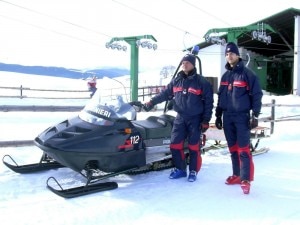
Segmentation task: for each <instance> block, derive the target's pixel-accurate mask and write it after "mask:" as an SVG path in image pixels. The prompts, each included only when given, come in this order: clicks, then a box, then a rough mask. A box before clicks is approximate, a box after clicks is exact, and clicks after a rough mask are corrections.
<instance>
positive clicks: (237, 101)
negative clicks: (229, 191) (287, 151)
mask: <svg viewBox="0 0 300 225" xmlns="http://www.w3.org/2000/svg"><path fill="white" fill-rule="evenodd" d="M225 57H226V60H227V64H226V65H225V68H226V69H227V71H226V72H225V73H224V74H223V76H222V78H221V82H220V86H219V91H218V103H217V108H216V114H215V115H216V117H217V119H216V127H217V128H218V129H222V128H223V126H224V134H225V137H226V140H227V144H228V148H229V152H230V154H231V161H232V170H233V174H232V176H229V177H228V178H227V179H226V181H225V183H226V184H228V185H233V184H240V185H241V188H242V190H243V192H244V194H249V191H250V181H253V179H254V164H253V160H252V155H251V153H250V130H251V129H252V128H255V127H257V125H258V120H257V119H258V116H259V114H260V110H261V105H262V103H261V100H262V96H263V93H262V90H261V87H260V84H259V80H258V77H257V76H256V75H255V74H254V73H253V72H252V71H251V70H250V69H248V68H247V67H245V66H244V63H243V61H242V59H241V58H240V54H239V50H238V47H237V45H236V44H235V43H233V42H230V43H228V44H227V46H226V49H225ZM251 111H252V115H251V116H250V112H251ZM222 115H223V121H222Z"/></svg>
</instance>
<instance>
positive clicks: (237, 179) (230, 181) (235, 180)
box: [225, 175, 241, 185]
mask: <svg viewBox="0 0 300 225" xmlns="http://www.w3.org/2000/svg"><path fill="white" fill-rule="evenodd" d="M225 184H228V185H233V184H241V178H240V176H236V175H232V176H229V177H228V178H227V179H226V181H225Z"/></svg>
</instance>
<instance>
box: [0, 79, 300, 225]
mask: <svg viewBox="0 0 300 225" xmlns="http://www.w3.org/2000/svg"><path fill="white" fill-rule="evenodd" d="M22 76H23V75H22ZM24 76H25V75H24ZM26 76H27V75H26ZM0 77H1V76H0ZM13 77H15V76H13V75H12V74H10V81H11V79H13ZM36 77H37V76H34V77H32V78H36ZM0 79H1V78H0ZM41 79H42V78H41ZM43 79H46V78H45V77H44V78H43ZM52 79H53V78H51V80H52ZM56 79H57V82H60V83H65V84H67V83H68V82H61V81H67V80H65V79H67V78H56ZM1 82H3V80H1ZM15 82H17V80H15ZM77 82H78V83H77ZM77 82H75V81H74V85H75V86H76V85H79V83H81V84H82V81H81V80H78V81H77ZM54 83H55V82H53V84H54ZM51 84H52V83H51V82H48V88H49V87H51ZM68 84H69V83H68ZM2 86H5V83H4V84H3V83H2ZM16 86H17V84H16ZM68 87H69V88H70V86H69V85H68ZM272 99H276V103H277V104H290V105H293V104H294V105H296V104H299V96H293V95H287V96H272V95H268V94H265V95H264V97H263V103H270V102H271V100H272ZM6 101H9V102H6ZM12 101H16V102H12ZM24 101H26V99H22V100H11V99H10V100H9V99H7V98H1V104H8V103H10V104H13V103H14V104H21V103H20V102H23V104H28V103H24ZM31 101H33V100H31ZM35 101H37V100H35ZM47 101H48V100H47ZM32 103H33V102H30V103H29V104H32ZM81 103H84V102H81ZM36 104H41V102H40V100H39V102H36ZM65 104H70V103H69V102H65ZM71 105H72V104H71ZM269 112H270V108H266V109H264V116H267V115H268V113H269ZM158 113H160V112H149V113H141V114H140V115H139V116H140V118H141V117H145V116H149V115H152V114H158ZM75 114H77V113H76V112H68V113H61V112H60V113H55V112H49V113H47V112H43V113H41V112H28V113H27V112H0V115H1V116H0V122H1V129H2V131H1V137H0V141H3V140H19V139H33V138H34V137H35V136H36V135H37V134H39V133H40V132H41V131H43V130H44V129H46V128H47V127H48V126H51V125H53V124H55V123H57V122H60V121H62V120H64V119H66V118H68V117H71V116H73V115H75ZM299 114H300V108H299V107H297V106H291V107H284V106H282V107H276V118H278V117H282V116H292V115H299ZM213 120H214V119H212V121H211V122H213ZM299 126H300V121H288V122H276V124H275V132H274V134H273V135H272V136H271V137H270V138H266V139H262V140H261V143H260V146H261V147H263V146H267V147H269V148H270V151H269V152H268V153H265V154H261V155H258V156H255V157H254V163H255V180H254V182H252V186H251V192H250V194H249V195H244V194H243V193H242V191H241V188H240V187H239V186H238V185H235V186H227V185H225V184H224V181H225V179H226V177H227V176H229V175H231V162H230V158H229V155H228V151H227V149H222V150H211V151H209V152H207V153H205V154H204V155H203V166H202V169H201V171H200V173H199V174H198V179H197V181H196V182H194V183H190V182H188V181H187V180H186V179H179V180H170V179H169V178H168V175H169V173H170V170H164V171H158V172H150V173H146V174H140V175H119V176H117V177H113V178H110V179H109V180H110V181H115V182H117V183H118V185H119V188H118V189H115V190H111V191H104V192H99V193H95V194H90V195H87V196H82V197H78V198H72V199H64V198H61V197H59V196H57V195H55V194H53V193H52V192H50V191H49V190H48V189H47V188H46V181H47V179H48V177H51V176H54V177H55V178H56V179H58V180H59V181H61V182H62V183H64V184H75V185H76V182H84V179H83V177H82V176H81V175H78V174H77V173H75V172H73V171H72V170H70V169H68V168H61V169H57V170H50V171H47V172H40V173H36V174H17V173H14V172H12V171H11V170H9V169H8V168H7V167H6V166H4V165H3V164H0V183H1V186H0V193H1V195H0V218H1V224H14V225H25V224H28V225H36V224H39V225H40V224H55V225H68V224H72V225H76V224H78V225H85V224H89V225H90V224H105V225H110V224H118V225H119V224H122V225H137V224H146V223H147V224H162V225H169V224H170V225H177V224H180V225H181V224H188V225H194V224H195V225H196V224H197V225H199V224H205V225H210V224H213V225H216V224H217V225H218V224H222V225H223V224H230V225H236V224H243V225H248V224H249V225H250V224H251V225H253V224H255V225H275V224H276V225H294V224H295V225H296V224H299V221H300V208H299V201H300V173H299V170H300V165H299V159H300V151H299V146H298V144H299V136H300V131H299V129H298V127H299ZM41 153H42V152H41V150H39V149H38V148H37V147H35V146H25V147H2V148H1V149H0V156H1V157H3V156H4V155H6V154H9V155H11V156H12V157H13V158H14V159H15V160H16V161H17V162H18V164H24V163H35V162H38V160H39V159H40V156H41ZM75 180H76V182H75Z"/></svg>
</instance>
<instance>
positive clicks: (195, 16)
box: [0, 0, 300, 70]
mask: <svg viewBox="0 0 300 225" xmlns="http://www.w3.org/2000/svg"><path fill="white" fill-rule="evenodd" d="M291 7H293V8H297V9H300V1H298V0H285V1H281V0H265V1H260V0H253V1H251V2H249V1H244V0H231V1H198V0H172V1H169V0H160V1H159V2H156V1H145V0H102V1H97V0H42V1H41V0H26V1H23V0H0V18H1V19H0V30H1V36H0V49H1V51H0V62H4V63H16V64H22V65H43V66H59V67H66V68H75V69H81V70H85V69H90V68H96V67H111V66H117V67H125V68H129V66H130V47H128V50H127V51H126V52H124V51H116V50H112V49H107V48H106V47H105V43H106V42H109V41H110V40H111V39H112V38H113V37H132V36H141V35H152V36H153V37H154V38H155V39H156V40H157V45H158V49H157V50H156V51H153V50H148V49H147V50H146V49H142V48H141V49H140V51H139V68H140V69H142V70H145V69H148V68H153V67H156V68H157V67H162V66H165V65H177V64H178V62H179V60H180V59H181V57H182V55H183V52H182V50H183V49H185V48H187V47H190V46H193V45H194V44H197V43H200V42H203V41H204V39H203V36H204V34H205V33H206V32H207V31H208V30H209V29H211V28H224V27H235V26H245V25H248V24H251V23H254V22H256V21H259V20H261V19H264V18H266V17H269V16H271V15H273V14H275V13H278V12H281V11H283V10H285V9H288V8H291ZM122 44H126V43H122Z"/></svg>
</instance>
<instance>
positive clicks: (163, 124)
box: [132, 116, 172, 140]
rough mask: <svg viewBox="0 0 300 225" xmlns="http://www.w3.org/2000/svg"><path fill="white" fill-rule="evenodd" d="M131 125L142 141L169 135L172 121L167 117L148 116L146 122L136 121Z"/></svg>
mask: <svg viewBox="0 0 300 225" xmlns="http://www.w3.org/2000/svg"><path fill="white" fill-rule="evenodd" d="M132 123H133V125H134V126H135V127H136V128H137V129H138V130H139V131H140V133H141V135H142V137H143V138H144V140H146V139H155V138H162V137H170V135H171V130H172V120H171V119H168V118H167V117H157V116H150V117H148V118H147V119H146V120H136V121H132Z"/></svg>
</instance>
